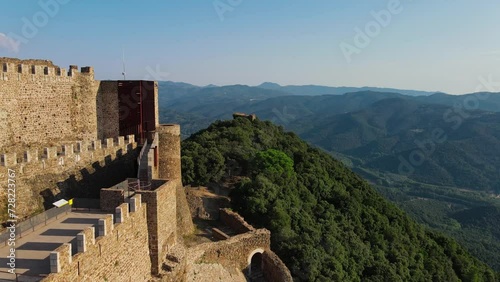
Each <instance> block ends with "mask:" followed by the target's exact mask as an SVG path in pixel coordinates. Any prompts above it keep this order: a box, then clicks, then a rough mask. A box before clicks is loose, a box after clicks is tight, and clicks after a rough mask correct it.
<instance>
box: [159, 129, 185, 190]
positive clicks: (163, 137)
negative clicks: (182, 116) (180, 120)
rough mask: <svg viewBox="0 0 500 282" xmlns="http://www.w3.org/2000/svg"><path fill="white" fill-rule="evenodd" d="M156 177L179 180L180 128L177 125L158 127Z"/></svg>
mask: <svg viewBox="0 0 500 282" xmlns="http://www.w3.org/2000/svg"><path fill="white" fill-rule="evenodd" d="M156 132H157V133H158V138H159V140H158V146H159V150H158V151H159V152H158V155H159V156H158V160H159V164H158V166H159V167H158V176H159V178H160V179H168V180H170V181H174V180H175V181H179V182H180V180H181V128H180V126H179V125H178V124H161V125H160V126H158V128H157V130H156Z"/></svg>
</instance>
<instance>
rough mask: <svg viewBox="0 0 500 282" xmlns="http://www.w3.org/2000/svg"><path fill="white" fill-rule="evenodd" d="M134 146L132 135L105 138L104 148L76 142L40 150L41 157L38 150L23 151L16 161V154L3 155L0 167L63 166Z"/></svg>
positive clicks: (95, 141) (92, 143) (0, 157)
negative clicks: (48, 162) (51, 162)
mask: <svg viewBox="0 0 500 282" xmlns="http://www.w3.org/2000/svg"><path fill="white" fill-rule="evenodd" d="M136 146H137V143H135V135H133V134H130V135H127V136H126V138H125V136H119V137H117V138H106V139H105V147H104V148H103V147H102V146H101V140H93V141H90V142H85V141H77V142H75V143H74V144H63V145H61V146H60V147H57V146H52V147H45V148H43V150H42V152H43V154H42V155H39V151H38V149H28V150H26V151H24V154H23V156H22V159H18V156H17V153H4V154H1V155H0V166H4V167H12V166H18V165H27V164H36V163H40V164H42V165H43V167H45V165H47V164H46V162H47V161H50V160H58V164H59V165H64V164H65V163H67V162H66V159H68V160H70V161H75V162H79V161H80V160H83V159H87V158H90V159H92V157H93V155H94V153H96V152H102V151H104V152H103V153H104V154H110V153H113V152H112V151H115V150H113V149H116V151H119V150H125V151H129V150H131V149H133V148H135V147H136ZM110 150H112V151H110ZM115 153H116V152H115Z"/></svg>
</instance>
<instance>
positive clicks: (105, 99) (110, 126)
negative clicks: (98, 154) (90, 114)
mask: <svg viewBox="0 0 500 282" xmlns="http://www.w3.org/2000/svg"><path fill="white" fill-rule="evenodd" d="M119 118H120V113H119V103H118V82H117V81H101V82H100V83H99V88H98V92H97V138H100V139H104V138H108V137H114V136H118V135H119V132H120V128H119V123H118V122H117V121H118V120H119Z"/></svg>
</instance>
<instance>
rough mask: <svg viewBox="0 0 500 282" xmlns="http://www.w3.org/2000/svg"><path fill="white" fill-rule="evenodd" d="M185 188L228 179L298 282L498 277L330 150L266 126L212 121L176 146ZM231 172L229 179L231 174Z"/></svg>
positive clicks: (235, 198)
mask: <svg viewBox="0 0 500 282" xmlns="http://www.w3.org/2000/svg"><path fill="white" fill-rule="evenodd" d="M182 172H183V181H184V183H185V184H208V183H211V182H212V183H221V184H222V183H228V182H231V183H233V182H234V181H235V180H237V182H236V184H235V188H234V189H233V190H232V192H231V198H232V203H233V209H235V210H236V211H238V212H239V213H240V214H242V215H243V216H244V217H245V219H246V220H248V221H249V222H250V223H251V224H253V225H254V226H257V227H265V228H268V229H270V230H271V232H272V248H273V250H274V251H275V252H276V253H277V254H278V255H279V256H280V257H281V258H282V260H283V261H284V262H285V263H286V265H287V266H288V267H289V268H290V270H291V271H292V274H293V276H294V277H295V278H296V279H297V281H460V280H462V281H498V276H496V275H497V274H495V273H494V272H493V271H492V270H491V269H490V268H488V267H487V266H486V265H485V264H484V263H482V262H480V261H478V260H477V259H476V258H474V257H472V256H471V255H470V254H469V253H468V252H467V251H465V250H464V249H463V248H462V247H461V246H460V245H458V244H457V243H456V242H455V241H454V240H453V239H450V238H449V237H446V236H444V235H441V234H438V233H434V232H431V231H428V230H427V229H425V228H424V227H423V226H421V225H419V224H417V223H415V222H414V221H413V220H412V219H410V218H409V217H408V216H407V215H406V214H405V213H404V212H403V211H401V210H400V209H399V208H397V207H396V206H395V205H393V204H391V203H389V202H388V201H387V200H385V199H384V198H383V197H382V196H380V195H379V194H378V193H377V192H376V191H375V190H374V189H373V188H372V187H371V186H370V185H368V184H367V183H366V182H365V181H364V180H363V179H361V178H360V177H359V176H357V175H356V174H355V173H353V172H352V171H350V170H349V169H348V168H347V167H345V166H344V165H343V164H342V163H341V162H339V161H337V160H335V159H333V158H332V157H330V156H329V155H328V154H326V153H324V152H322V151H320V150H318V149H315V148H312V147H310V146H309V145H307V144H306V143H305V142H304V141H302V140H301V139H300V138H298V137H297V136H296V135H295V134H293V133H289V132H284V131H283V129H282V128H281V127H277V126H275V125H273V124H272V123H270V122H262V121H259V120H256V121H254V122H251V121H250V120H248V119H245V118H238V119H236V120H231V121H219V122H216V123H214V124H212V125H210V126H209V127H208V128H207V129H205V130H202V131H200V132H198V133H196V134H194V135H193V136H191V137H190V138H188V139H186V140H184V141H183V143H182ZM229 176H231V178H229Z"/></svg>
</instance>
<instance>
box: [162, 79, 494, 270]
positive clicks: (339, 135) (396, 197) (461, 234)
mask: <svg viewBox="0 0 500 282" xmlns="http://www.w3.org/2000/svg"><path fill="white" fill-rule="evenodd" d="M334 89H337V90H338V88H331V87H322V86H284V87H282V86H279V85H276V84H271V83H264V84H263V85H261V86H259V87H251V86H246V85H231V86H221V87H219V86H210V87H198V86H193V85H190V84H184V83H173V82H160V95H159V100H160V119H161V121H163V122H176V123H180V124H181V128H182V134H183V137H188V136H189V135H191V134H192V133H195V132H197V131H198V130H200V129H203V128H206V127H207V126H208V125H210V124H211V123H212V122H213V121H215V120H223V119H231V118H232V113H233V112H245V113H255V114H256V115H257V116H258V118H259V119H261V120H270V121H273V122H274V123H277V124H279V125H282V126H284V127H285V128H286V129H287V130H292V131H294V132H295V133H297V134H298V135H299V136H300V137H302V138H304V139H305V140H306V141H308V142H310V143H311V144H313V145H316V146H319V147H321V148H323V149H324V150H326V151H328V152H330V153H331V154H333V155H334V156H335V157H336V158H338V159H341V160H343V161H344V162H345V163H346V164H348V165H350V166H351V167H352V168H353V169H354V170H355V171H356V172H358V173H359V174H361V175H362V176H363V177H365V178H366V179H368V180H369V181H371V182H372V183H374V184H375V185H376V187H377V189H379V191H380V192H382V193H383V194H384V195H386V197H388V198H389V199H391V200H393V201H395V202H396V203H398V204H399V205H400V206H401V207H403V208H404V209H405V210H406V211H408V212H409V213H410V214H411V215H412V216H414V217H415V218H416V219H417V220H419V221H420V222H423V223H425V224H427V225H429V226H431V227H433V228H436V229H438V230H440V231H443V232H447V233H448V234H450V235H453V236H455V238H457V239H458V240H460V241H461V242H463V243H465V244H466V246H468V247H469V249H470V250H471V251H472V252H473V253H475V254H476V255H477V256H478V257H480V258H482V259H483V260H485V261H487V262H488V263H489V264H490V265H492V266H493V267H495V269H497V270H500V237H499V236H500V235H498V234H500V227H498V226H494V225H491V224H490V225H488V223H491V222H495V220H494V219H493V217H495V216H496V217H499V218H500V209H499V208H498V207H500V198H495V194H500V171H499V168H500V154H499V153H498V152H500V94H499V93H474V94H467V95H460V96H458V95H447V94H444V93H435V94H431V95H429V94H430V93H422V94H420V95H417V94H415V93H416V92H419V91H416V92H414V93H413V94H410V95H404V94H400V93H394V92H391V91H384V92H377V91H357V92H353V93H345V94H339V93H340V92H335V93H334V92H332V91H333V90H334ZM349 89H351V88H349ZM324 90H325V91H326V90H328V91H330V94H328V95H317V94H318V93H321V92H323V91H324ZM357 90H360V89H357ZM293 91H296V92H295V93H292V92H293ZM297 93H303V95H297ZM327 93H328V92H327ZM406 93H408V92H406ZM410 93H411V92H410ZM436 134H437V135H436ZM436 136H437V137H436ZM444 137H445V138H444ZM443 138H444V139H443ZM438 141H439V142H438ZM420 157H423V160H420V159H419V158H420ZM422 207H425V208H422ZM485 207H497V208H491V209H490V208H487V209H486V208H485ZM486 210H487V211H488V212H487V213H486V212H484V211H486ZM464 218H467V219H464ZM471 222H473V223H474V224H471ZM478 226H481V227H478ZM484 230H487V231H484Z"/></svg>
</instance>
